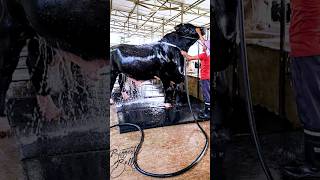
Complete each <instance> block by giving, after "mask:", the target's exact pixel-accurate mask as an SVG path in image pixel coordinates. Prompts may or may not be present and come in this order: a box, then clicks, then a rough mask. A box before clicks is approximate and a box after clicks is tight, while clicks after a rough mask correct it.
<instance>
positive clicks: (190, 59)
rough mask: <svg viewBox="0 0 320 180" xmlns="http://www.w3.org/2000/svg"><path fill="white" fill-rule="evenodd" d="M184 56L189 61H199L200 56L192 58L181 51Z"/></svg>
mask: <svg viewBox="0 0 320 180" xmlns="http://www.w3.org/2000/svg"><path fill="white" fill-rule="evenodd" d="M181 54H182V56H184V57H185V58H186V59H187V60H188V61H192V60H198V59H199V56H198V55H197V56H190V55H189V54H188V53H187V52H185V51H181Z"/></svg>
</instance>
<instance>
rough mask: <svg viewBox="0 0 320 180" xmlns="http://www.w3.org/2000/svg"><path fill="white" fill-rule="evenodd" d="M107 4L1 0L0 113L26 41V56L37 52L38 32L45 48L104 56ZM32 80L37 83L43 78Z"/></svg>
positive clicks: (99, 0)
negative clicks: (45, 44) (27, 52)
mask: <svg viewBox="0 0 320 180" xmlns="http://www.w3.org/2000/svg"><path fill="white" fill-rule="evenodd" d="M108 6H109V3H108V1H107V0H0V114H3V109H4V107H3V105H4V99H5V98H4V97H5V94H6V91H7V90H8V87H9V84H10V82H11V79H12V74H13V72H14V70H15V68H16V66H17V63H18V60H19V54H20V52H21V50H22V48H23V47H24V46H25V45H26V43H27V42H29V57H28V59H29V60H32V59H33V60H34V59H37V57H30V54H32V55H35V56H39V53H38V52H37V51H38V49H39V47H38V46H39V43H38V42H36V41H37V40H36V39H37V38H38V37H40V36H41V37H43V38H45V40H46V41H47V42H48V48H59V49H62V50H64V51H67V52H71V53H73V54H75V55H77V56H79V57H81V58H83V59H85V60H88V61H90V60H93V59H104V60H107V59H108V58H107V57H108V55H107V51H106V47H107V38H105V37H106V32H107V16H108V14H107V9H109V7H108ZM28 40H29V41H28ZM30 44H31V45H30ZM42 60H43V61H44V59H42ZM29 64H32V63H29ZM40 64H42V66H45V65H46V64H44V63H40ZM38 69H39V72H38V75H37V76H38V77H42V75H41V73H45V72H43V69H44V68H43V67H38ZM36 74H37V73H36ZM34 80H35V81H33V84H34V85H35V87H37V84H39V83H40V82H39V81H41V80H43V79H41V78H40V79H39V78H37V77H36V78H34Z"/></svg>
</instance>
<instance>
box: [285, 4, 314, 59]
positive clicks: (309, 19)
mask: <svg viewBox="0 0 320 180" xmlns="http://www.w3.org/2000/svg"><path fill="white" fill-rule="evenodd" d="M291 12H292V16H291V24H290V46H291V53H290V54H291V56H293V57H301V56H316V55H320V1H319V0H291Z"/></svg>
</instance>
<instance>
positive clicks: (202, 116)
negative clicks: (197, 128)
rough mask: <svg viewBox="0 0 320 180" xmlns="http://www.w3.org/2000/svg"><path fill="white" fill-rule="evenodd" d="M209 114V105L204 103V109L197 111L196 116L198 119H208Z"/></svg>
mask: <svg viewBox="0 0 320 180" xmlns="http://www.w3.org/2000/svg"><path fill="white" fill-rule="evenodd" d="M210 115H211V111H210V105H207V104H205V105H204V111H203V112H202V113H199V115H198V118H199V119H210Z"/></svg>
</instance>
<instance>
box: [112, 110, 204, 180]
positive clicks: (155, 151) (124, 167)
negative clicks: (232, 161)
mask: <svg viewBox="0 0 320 180" xmlns="http://www.w3.org/2000/svg"><path fill="white" fill-rule="evenodd" d="M110 109H111V112H110V116H111V118H110V125H113V124H117V123H118V117H117V114H116V107H115V106H114V105H113V106H111V108H110ZM201 125H202V126H203V127H204V129H205V131H206V132H207V133H208V134H209V132H210V124H209V122H202V123H201ZM139 137H140V134H139V133H138V132H129V133H123V134H120V133H119V130H118V129H112V130H111V132H110V141H111V142H110V172H111V179H114V180H144V179H152V178H150V177H146V176H144V175H141V174H140V173H138V172H137V171H136V170H135V169H134V167H133V165H132V157H133V150H134V148H135V147H136V145H137V143H138V142H139ZM204 142H205V141H204V137H203V135H202V134H201V132H200V131H199V129H198V127H197V126H196V125H195V124H193V123H189V124H180V125H174V126H164V127H158V128H152V129H147V130H145V141H144V144H143V146H142V150H141V152H140V154H139V161H138V163H139V164H140V166H141V167H142V168H143V169H145V170H147V171H151V172H157V173H169V172H173V171H177V170H179V169H181V168H183V167H185V166H187V165H188V164H190V163H191V162H192V161H193V160H194V158H195V157H196V156H197V155H198V154H199V152H200V151H201V149H202V147H203V145H204ZM209 152H210V149H209V150H208V153H207V154H206V155H205V156H204V158H203V160H202V161H201V162H200V163H199V164H198V165H197V166H196V167H195V168H193V169H192V170H190V171H188V172H187V173H185V174H183V175H181V176H178V177H175V178H169V179H175V180H178V179H179V180H187V179H190V180H194V179H199V180H209V179H210V153H209Z"/></svg>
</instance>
